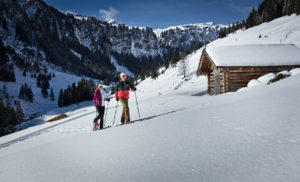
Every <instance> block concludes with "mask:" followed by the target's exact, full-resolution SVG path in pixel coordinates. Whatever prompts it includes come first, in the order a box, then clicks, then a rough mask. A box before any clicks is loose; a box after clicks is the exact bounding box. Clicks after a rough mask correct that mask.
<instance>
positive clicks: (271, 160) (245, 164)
mask: <svg viewBox="0 0 300 182" xmlns="http://www.w3.org/2000/svg"><path fill="white" fill-rule="evenodd" d="M279 25H280V26H279ZM299 30H300V17H299V16H290V17H283V18H280V19H277V20H275V21H273V22H270V23H265V24H262V25H260V26H258V27H254V28H252V29H249V30H246V31H238V32H237V33H235V34H231V35H229V36H228V37H227V38H224V39H219V40H216V41H215V42H213V43H211V44H210V45H208V46H214V45H229V44H230V43H232V44H255V43H257V44H259V43H272V44H274V43H285V44H286V43H294V44H296V46H297V47H299V46H300V44H299V42H300V33H299V32H297V31H299ZM288 32H290V33H288ZM259 34H262V35H263V37H264V35H265V34H267V35H268V38H265V39H264V40H265V41H263V40H261V39H259V38H258V36H259ZM287 34H288V35H289V36H286V35H287ZM291 37H293V38H292V39H291ZM254 39H255V40H256V41H253V40H254ZM279 41H281V42H279ZM201 52H202V49H200V50H198V51H196V52H194V53H192V54H191V55H189V56H188V57H187V62H188V65H189V66H188V67H189V75H188V77H187V80H183V79H182V76H178V71H177V69H178V68H170V69H168V70H166V71H165V73H164V74H162V75H160V76H159V77H158V78H157V79H156V80H152V79H150V78H147V79H146V80H144V81H143V82H142V83H140V84H139V85H138V87H137V88H138V91H137V98H138V104H139V107H140V113H141V118H143V119H142V120H140V121H137V122H135V123H134V124H130V125H125V126H118V127H110V128H107V129H104V130H100V131H96V132H92V131H91V128H92V120H93V118H94V117H95V109H94V107H93V106H92V105H91V103H89V102H86V103H83V105H84V104H86V106H85V107H81V108H80V109H77V110H74V111H73V112H72V113H70V117H68V118H65V119H62V120H60V121H58V122H54V123H45V124H43V125H39V126H35V127H31V128H28V129H26V130H22V131H20V132H17V133H14V134H11V135H8V136H4V137H1V138H0V161H1V164H2V165H1V166H0V174H1V180H4V181H22V182H23V181H44V182H46V181H207V182H216V181H222V182H233V181H237V182H253V181H259V182H270V181H272V182H282V181H287V182H297V181H300V132H299V131H300V122H299V118H300V109H299V108H300V97H299V93H300V74H299V70H294V71H292V73H291V75H292V76H290V77H288V78H286V79H283V80H281V81H278V82H276V83H272V84H270V85H265V84H259V86H257V85H258V84H254V86H253V85H252V86H251V84H250V85H248V86H249V88H245V89H242V90H241V91H238V92H232V93H226V94H221V95H218V96H208V95H206V94H205V92H206V89H207V78H206V77H203V76H201V77H196V75H195V74H196V70H197V66H198V63H199V59H200V55H201ZM160 71H162V70H160ZM297 73H298V74H297ZM269 78H271V76H270V75H269V76H265V77H262V78H260V79H258V80H257V82H262V83H265V81H266V79H269ZM253 82H254V81H253ZM255 85H256V86H255ZM192 95H198V96H192ZM130 97H131V98H130V102H129V106H130V113H131V118H132V119H133V120H137V119H138V112H137V108H136V101H135V95H134V94H133V93H131V95H130ZM115 108H116V101H115V100H114V99H113V100H112V101H111V102H110V103H109V107H108V112H107V119H106V125H107V126H110V125H112V122H113V119H114V113H115ZM121 110H122V108H121V106H120V104H119V107H118V110H117V115H116V123H117V124H119V123H120V117H121Z"/></svg>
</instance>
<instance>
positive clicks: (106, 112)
mask: <svg viewBox="0 0 300 182" xmlns="http://www.w3.org/2000/svg"><path fill="white" fill-rule="evenodd" d="M108 105H109V102H108V103H107V108H106V111H105V117H104V123H103V127H104V126H105V122H106V116H107V110H108Z"/></svg>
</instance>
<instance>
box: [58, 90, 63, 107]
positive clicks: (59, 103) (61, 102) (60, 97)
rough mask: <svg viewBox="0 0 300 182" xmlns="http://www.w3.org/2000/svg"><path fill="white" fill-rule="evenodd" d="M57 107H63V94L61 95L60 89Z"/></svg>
mask: <svg viewBox="0 0 300 182" xmlns="http://www.w3.org/2000/svg"><path fill="white" fill-rule="evenodd" d="M58 106H59V107H63V106H64V93H63V90H62V89H60V91H59V96H58Z"/></svg>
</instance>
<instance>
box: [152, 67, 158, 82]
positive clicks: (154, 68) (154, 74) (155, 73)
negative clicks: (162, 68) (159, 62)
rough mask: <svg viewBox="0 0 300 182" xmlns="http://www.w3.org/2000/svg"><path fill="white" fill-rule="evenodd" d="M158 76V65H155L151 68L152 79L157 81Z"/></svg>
mask: <svg viewBox="0 0 300 182" xmlns="http://www.w3.org/2000/svg"><path fill="white" fill-rule="evenodd" d="M158 75H159V74H158V68H157V66H156V65H153V66H152V68H151V78H153V79H156V78H157V77H158Z"/></svg>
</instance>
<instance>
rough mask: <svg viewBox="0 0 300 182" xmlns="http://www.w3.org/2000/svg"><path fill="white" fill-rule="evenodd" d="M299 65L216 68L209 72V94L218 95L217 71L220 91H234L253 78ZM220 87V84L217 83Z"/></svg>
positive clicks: (245, 85) (244, 85)
mask: <svg viewBox="0 0 300 182" xmlns="http://www.w3.org/2000/svg"><path fill="white" fill-rule="evenodd" d="M297 67H298V68H299V67H300V65H298V66H269V67H221V68H215V69H214V70H212V71H211V72H209V73H208V94H210V95H216V94H219V93H218V89H216V88H215V85H216V83H215V81H216V78H215V75H216V71H218V72H219V77H220V83H219V85H220V93H226V92H234V91H237V90H238V89H240V88H242V87H247V84H248V82H249V81H250V80H252V79H257V78H259V77H261V76H263V75H265V74H268V73H278V72H280V71H283V70H291V69H293V68H297ZM217 87H218V84H217ZM216 91H217V92H216Z"/></svg>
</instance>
